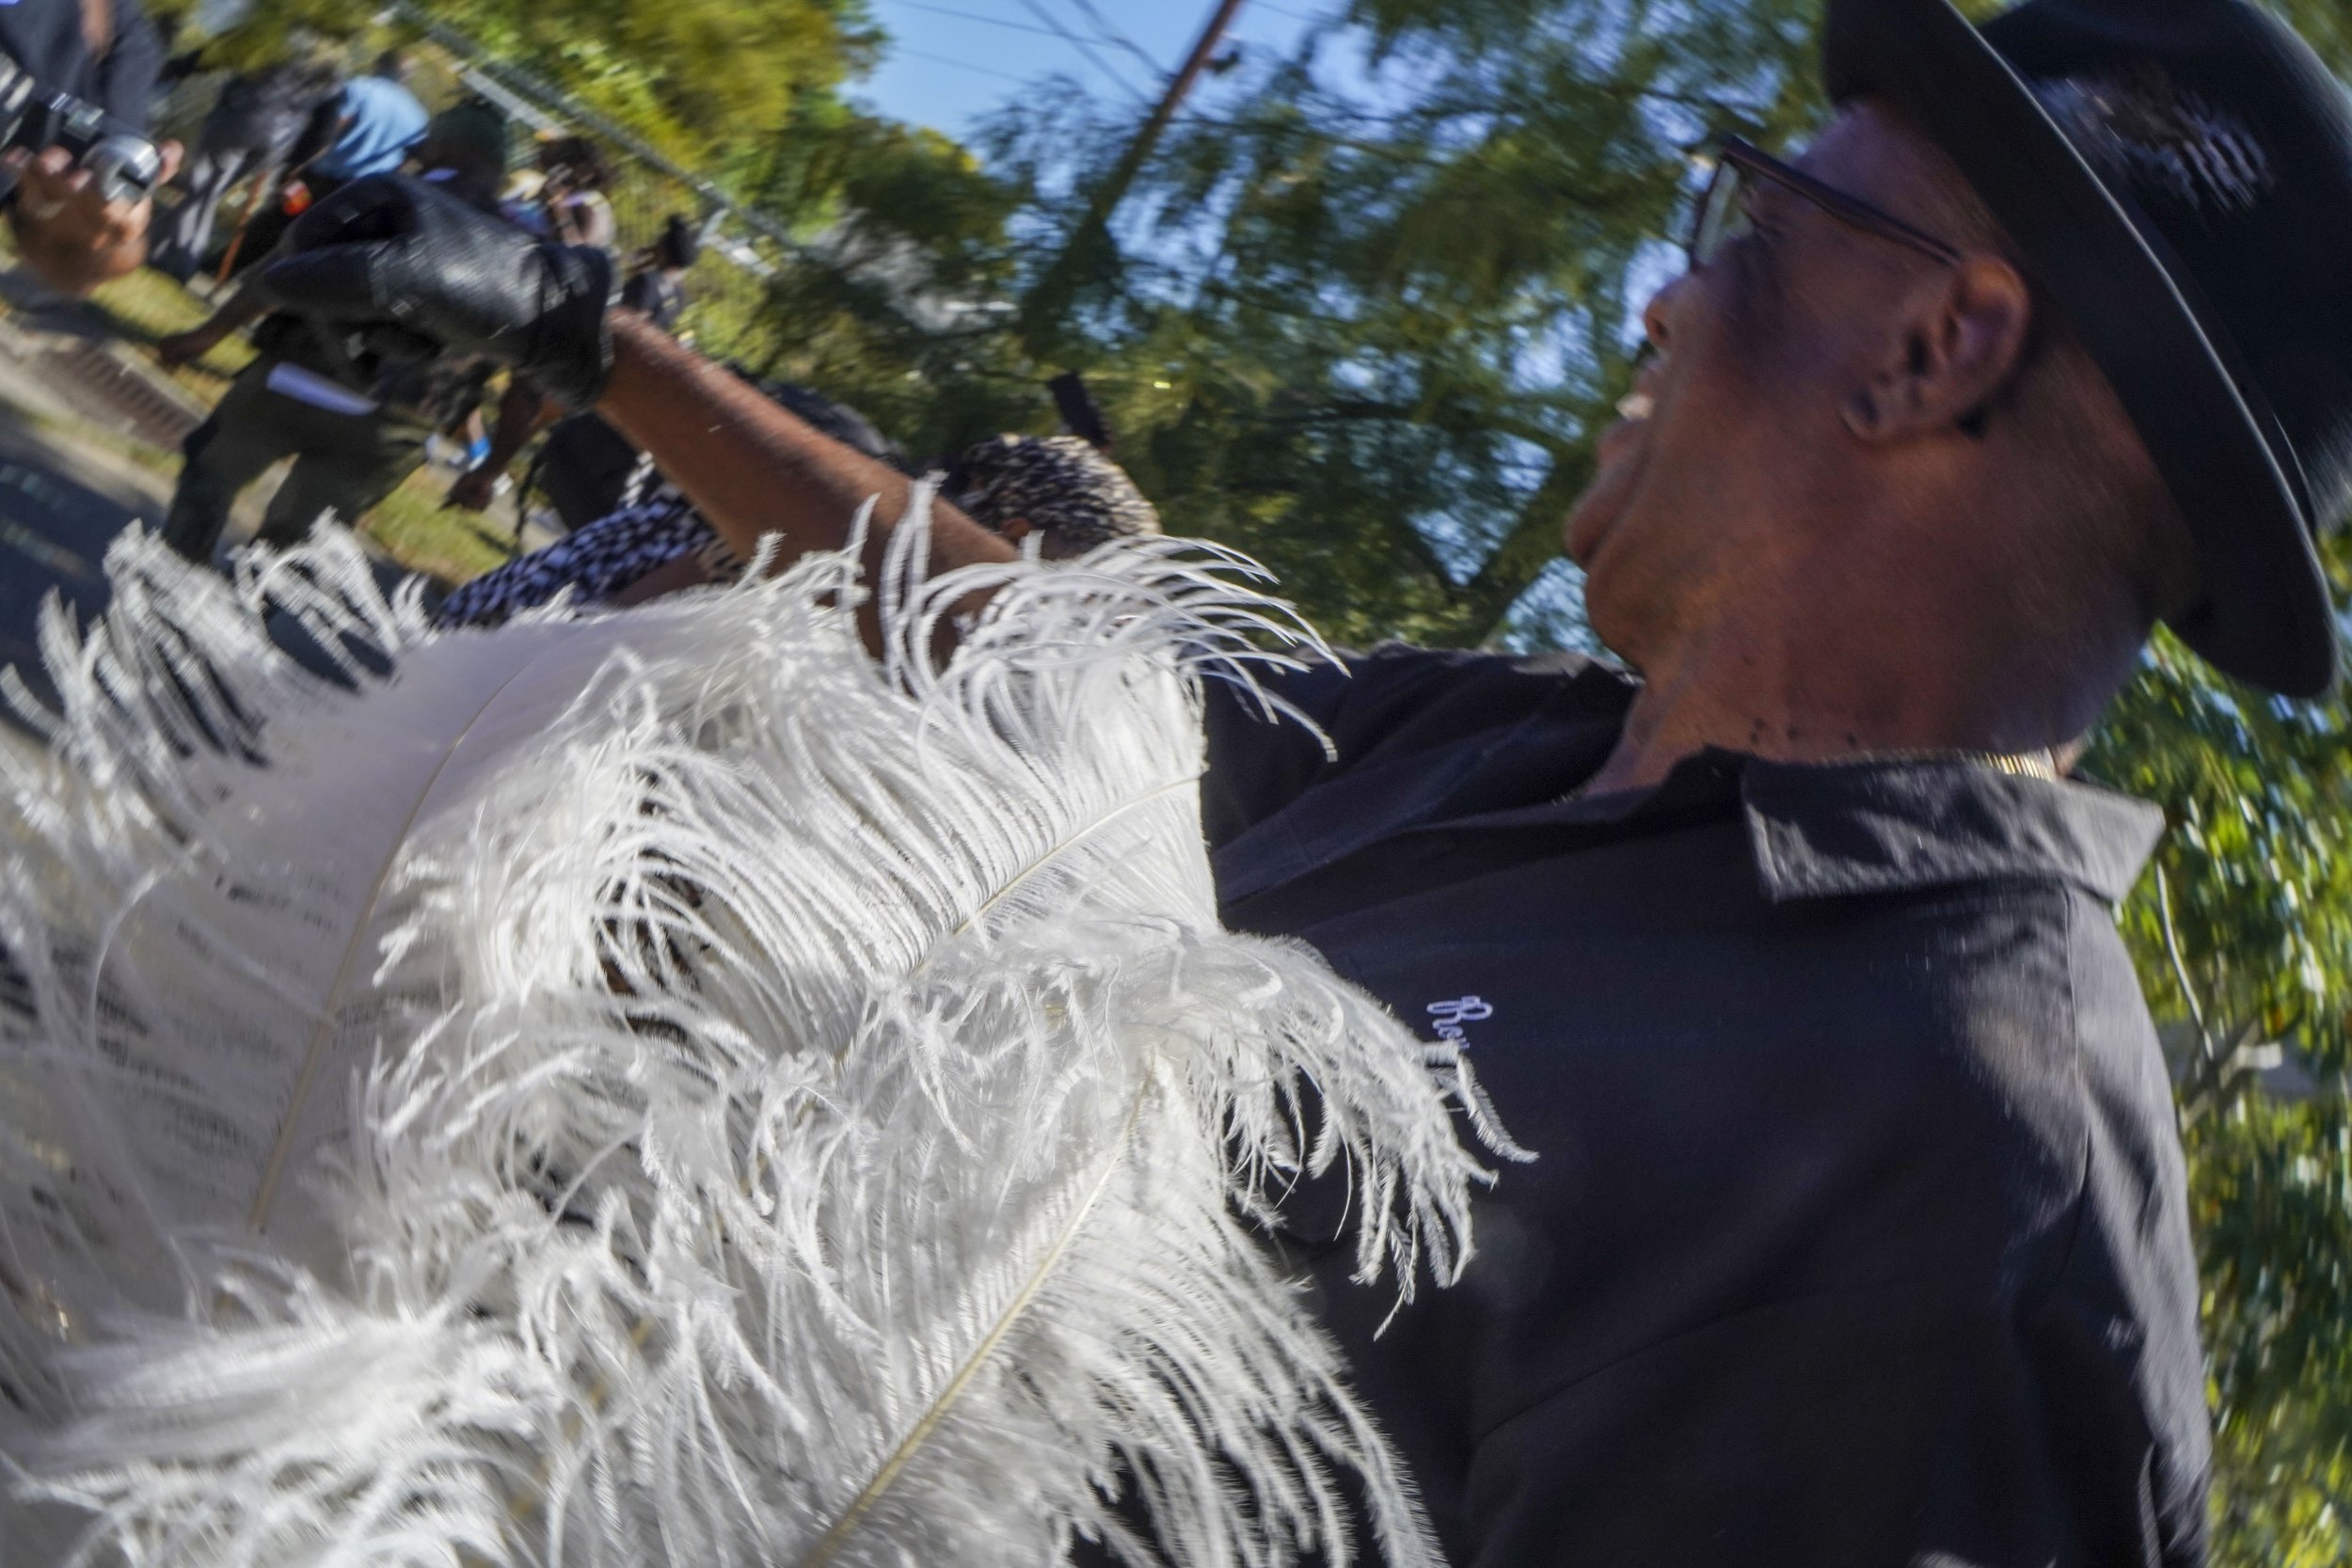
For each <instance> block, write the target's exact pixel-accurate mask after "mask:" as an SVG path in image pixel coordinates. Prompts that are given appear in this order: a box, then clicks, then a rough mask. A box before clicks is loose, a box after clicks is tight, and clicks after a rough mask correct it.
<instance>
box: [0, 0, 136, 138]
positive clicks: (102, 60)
mask: <svg viewBox="0 0 2352 1568" xmlns="http://www.w3.org/2000/svg"><path fill="white" fill-rule="evenodd" d="M113 6H114V10H113V16H114V24H113V26H114V37H113V39H112V40H110V41H109V42H108V44H107V46H106V52H105V54H104V55H94V54H92V53H91V51H90V47H89V42H88V40H87V37H86V36H85V34H84V30H83V24H82V5H81V0H5V3H0V55H7V56H8V58H9V59H10V60H13V61H14V62H16V64H17V65H18V66H19V67H20V68H22V69H23V70H25V71H30V72H31V73H32V76H33V79H34V80H35V81H36V82H39V83H40V85H41V87H43V88H44V89H46V90H47V91H48V92H52V93H56V92H69V93H72V95H73V96H74V97H76V98H79V99H81V100H82V101H83V102H84V103H94V104H96V105H97V106H98V107H99V108H101V109H103V110H104V111H105V112H106V114H107V116H108V118H110V119H113V120H115V121H116V122H117V123H118V124H119V125H120V126H121V127H122V128H123V129H125V130H129V131H136V132H140V133H144V132H145V131H146V130H147V124H148V120H149V119H150V118H151V114H152V112H153V107H154V100H155V79H156V76H157V74H158V73H159V72H160V71H162V70H163V64H164V49H163V44H162V42H161V40H158V39H157V38H156V36H155V29H154V27H153V25H152V24H150V23H149V22H148V20H147V12H146V11H145V10H144V9H142V8H140V6H139V3H138V0H113Z"/></svg>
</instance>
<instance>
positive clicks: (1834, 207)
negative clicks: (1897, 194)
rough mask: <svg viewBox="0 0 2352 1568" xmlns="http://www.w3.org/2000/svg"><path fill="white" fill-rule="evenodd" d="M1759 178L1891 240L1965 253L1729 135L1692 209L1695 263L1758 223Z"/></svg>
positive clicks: (1928, 252)
mask: <svg viewBox="0 0 2352 1568" xmlns="http://www.w3.org/2000/svg"><path fill="white" fill-rule="evenodd" d="M1759 180H1762V181H1766V182H1770V183H1772V184H1775V185H1778V186H1779V187H1781V189H1783V190H1785V191H1787V192H1788V193H1789V194H1790V195H1792V196H1795V197H1797V198H1801V199H1803V200H1805V201H1809V202H1811V203H1812V204H1813V205H1814V206H1816V207H1819V208H1820V210H1821V211H1823V212H1824V213H1827V214H1829V215H1830V216H1832V217H1834V218H1836V220H1837V221H1838V222H1840V223H1842V224H1845V225H1846V226H1847V227H1849V228H1851V229H1858V230H1862V232H1864V233H1866V234H1875V235H1877V236H1878V237H1879V238H1880V239H1882V240H1891V241H1893V242H1894V243H1895V244H1897V245H1904V246H1907V247H1908V248H1910V249H1913V250H1915V251H1917V252H1919V254H1921V255H1922V256H1931V257H1933V258H1935V260H1937V261H1941V262H1943V263H1944V264H1945V265H1946V266H1951V265H1953V264H1955V263H1957V262H1958V261H1960V259H1961V253H1960V252H1959V251H1958V250H1956V249H1954V248H1953V247H1952V246H1950V245H1946V244H1945V243H1944V242H1943V241H1942V240H1939V239H1937V238H1936V237H1935V236H1934V235H1932V234H1929V233H1925V232H1923V231H1922V230H1917V229H1914V228H1913V227H1912V226H1911V225H1909V224H1907V223H1905V222H1903V221H1902V219H1900V218H1898V217H1892V216H1890V215H1888V214H1885V213H1882V212H1880V211H1879V210H1878V209H1877V208H1876V207H1873V206H1871V205H1870V204H1869V203H1868V202H1867V201H1864V200H1862V199H1861V198H1858V197H1851V196H1848V195H1847V194H1846V193H1845V192H1844V191H1841V190H1838V189H1837V188H1836V187H1835V186H1833V185H1824V184H1823V183H1821V182H1820V181H1819V180H1816V179H1814V178H1813V177H1812V176H1811V175H1809V174H1806V173H1804V171H1803V170H1801V169H1796V168H1791V167H1790V166H1788V165H1787V164H1784V163H1782V162H1781V161H1780V160H1779V159H1777V158H1775V157H1773V156H1772V155H1771V154H1770V153H1768V152H1764V151H1762V150H1758V149H1756V148H1755V147H1752V146H1750V145H1749V144H1748V143H1746V142H1744V141H1741V140H1740V138H1739V137H1738V136H1725V137H1724V138H1723V139H1722V140H1721V141H1719V142H1718V143H1717V144H1716V148H1715V173H1714V177H1713V178H1712V179H1710V180H1709V181H1708V183H1707V190H1706V192H1705V193H1704V194H1703V195H1702V196H1700V198H1699V204H1698V207H1697V208H1696V209H1695V210H1694V211H1693V212H1692V214H1691V232H1690V234H1689V236H1688V237H1687V238H1686V239H1685V240H1684V241H1683V248H1684V249H1685V250H1686V251H1688V252H1689V254H1690V258H1691V264H1692V266H1693V267H1699V266H1705V265H1706V264H1707V263H1708V261H1713V260H1714V259H1715V257H1716V256H1717V255H1719V254H1720V253H1721V252H1722V250H1723V248H1724V245H1728V244H1730V243H1731V242H1732V241H1733V240H1736V239H1738V238H1739V237H1740V235H1742V234H1745V233H1748V232H1750V231H1751V230H1752V229H1753V228H1754V227H1755V225H1754V222H1753V220H1752V218H1751V216H1750V214H1749V212H1748V198H1749V197H1750V195H1751V194H1752V193H1753V192H1754V190H1755V185H1756V182H1757V181H1759Z"/></svg>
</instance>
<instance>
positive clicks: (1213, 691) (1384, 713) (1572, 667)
mask: <svg viewBox="0 0 2352 1568" xmlns="http://www.w3.org/2000/svg"><path fill="white" fill-rule="evenodd" d="M1593 667H1594V666H1593V664H1592V661H1591V660H1589V659H1586V658H1584V657H1581V656H1579V655H1574V654H1550V655H1537V656H1534V657H1515V656H1511V655H1505V654H1488V653H1478V652H1472V651H1469V650H1464V649H1454V648H1414V647H1407V646H1405V645H1403V644H1401V643H1396V644H1389V645H1386V646H1383V647H1379V648H1375V649H1374V650H1373V651H1372V652H1371V653H1368V654H1353V653H1351V654H1343V655H1341V656H1340V658H1339V660H1338V662H1337V663H1327V662H1325V663H1317V664H1313V665H1311V666H1310V667H1308V668H1307V669H1304V670H1296V671H1276V672H1273V673H1263V672H1262V673H1259V675H1258V685H1259V687H1260V688H1261V689H1263V693H1264V700H1262V699H1261V698H1259V697H1258V696H1255V695H1253V694H1252V693H1251V692H1250V691H1249V690H1248V688H1247V687H1245V686H1243V685H1242V684H1240V683H1239V682H1237V681H1232V680H1223V679H1214V678H1213V679H1212V680H1210V681H1209V683H1208V688H1207V692H1206V701H1207V710H1208V711H1207V730H1208V742H1209V749H1208V759H1209V760H1208V772H1207V774H1206V776H1205V777H1204V778H1203V779H1202V780H1201V785H1200V803H1201V816H1202V826H1203V827H1204V829H1205V830H1206V832H1207V833H1208V840H1209V847H1211V848H1212V849H1216V848H1218V847H1222V846H1223V845H1225V844H1227V843H1229V842H1231V841H1232V839H1234V838H1237V837H1239V836H1240V835H1241V833H1242V832H1245V831H1246V830H1248V828H1250V827H1252V826H1254V825H1256V824H1257V823H1259V822H1262V821H1263V820H1264V819H1265V818H1267V817H1269V816H1273V815H1274V814H1275V813H1276V812H1278V811H1280V810H1281V809H1282V808H1283V807H1284V806H1287V805H1288V804H1290V803H1291V801H1293V800H1295V799H1297V798H1298V796H1299V795H1301V794H1302V793H1304V792H1305V791H1306V790H1307V789H1308V788H1309V787H1310V786H1311V785H1313V784H1322V783H1325V782H1327V781H1328V780H1330V779H1333V778H1336V777H1338V776H1339V775H1341V774H1343V773H1345V772H1347V771H1349V770H1350V769H1352V768H1358V767H1360V766H1361V765H1363V764H1364V763H1365V762H1367V761H1370V760H1372V759H1374V758H1375V757H1380V758H1386V757H1390V756H1394V755H1397V754H1399V753H1401V752H1410V751H1418V750H1422V749H1425V748H1432V747H1437V746H1440V745H1444V744H1447V743H1448V742H1451V741H1454V740H1458V739H1460V738H1462V737H1463V736H1466V735H1469V734H1470V733H1472V732H1473V731H1476V730H1481V729H1487V728H1491V727H1493V726H1494V725H1496V724H1500V723H1511V722H1515V721H1518V720H1520V719H1523V718H1525V717H1527V716H1528V715H1529V714H1530V713H1532V712H1534V709H1535V707H1536V705H1538V704H1541V703H1543V702H1545V701H1546V700H1547V699H1549V698H1550V697H1552V696H1553V695H1554V694H1556V693H1557V692H1558V691H1559V689H1560V687H1561V682H1562V680H1563V678H1564V677H1565V676H1567V675H1571V674H1575V673H1579V672H1581V671H1585V670H1590V669H1592V668H1593ZM1318 731H1320V732H1321V733H1320V734H1318V733H1317V732H1318Z"/></svg>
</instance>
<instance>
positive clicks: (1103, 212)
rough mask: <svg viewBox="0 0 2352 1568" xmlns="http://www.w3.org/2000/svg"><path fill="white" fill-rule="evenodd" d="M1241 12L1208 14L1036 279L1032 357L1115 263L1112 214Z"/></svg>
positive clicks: (1233, 5)
mask: <svg viewBox="0 0 2352 1568" xmlns="http://www.w3.org/2000/svg"><path fill="white" fill-rule="evenodd" d="M1241 8H1242V0H1217V4H1216V9H1215V10H1214V11H1212V12H1210V13H1209V21H1208V25H1206V26H1204V27H1202V28H1201V29H1200V38H1199V39H1198V40H1195V41H1194V43H1193V46H1192V53H1191V54H1189V55H1185V56H1184V64H1183V65H1182V66H1180V67H1178V68H1177V71H1176V74H1175V75H1174V76H1172V77H1170V78H1169V79H1168V90H1167V91H1166V92H1164V93H1162V94H1161V95H1160V101H1159V103H1156V104H1154V105H1152V113H1151V115H1150V117H1149V118H1148V119H1145V120H1144V122H1143V128H1142V129H1141V130H1139V131H1137V132H1136V135H1135V139H1134V140H1132V141H1130V142H1129V143H1128V144H1127V150H1126V151H1124V152H1122V153H1120V157H1119V162H1118V164H1117V165H1116V166H1114V167H1113V168H1112V169H1111V171H1110V174H1109V175H1108V176H1107V177H1106V178H1104V181H1103V182H1102V183H1101V184H1100V185H1098V186H1096V187H1095V191H1094V198H1093V199H1092V200H1091V201H1089V202H1088V203H1087V210H1086V215H1085V216H1083V217H1081V218H1080V219H1079V220H1078V227H1077V228H1076V229H1074V230H1072V231H1071V235H1070V242H1069V243H1068V244H1067V245H1063V246H1062V249H1061V254H1060V255H1058V256H1057V257H1055V258H1054V260H1053V261H1052V262H1051V263H1050V264H1049V265H1047V267H1046V269H1045V270H1044V272H1042V273H1041V274H1040V275H1039V276H1038V280H1037V284H1036V286H1035V287H1033V288H1032V289H1030V291H1029V297H1028V298H1027V299H1025V300H1024V301H1023V302H1022V306H1021V341H1022V345H1023V346H1024V347H1025V348H1026V349H1027V350H1028V351H1029V352H1030V353H1031V354H1034V355H1039V356H1043V355H1045V354H1046V353H1048V352H1049V351H1050V350H1051V348H1052V344H1053V340H1054V338H1055V336H1056V335H1057V332H1058V331H1059V329H1060V326H1061V321H1062V317H1063V315H1064V314H1065V313H1066V312H1067V311H1068V310H1069V309H1070V302H1071V300H1072V299H1073V297H1075V295H1076V294H1077V292H1078V288H1079V285H1080V284H1082V283H1084V282H1085V281H1087V280H1088V279H1089V277H1091V276H1093V275H1094V274H1095V273H1096V272H1097V271H1098V270H1100V269H1101V268H1102V267H1103V266H1104V264H1105V263H1107V262H1108V261H1111V260H1112V259H1113V254H1114V253H1113V250H1112V246H1111V238H1110V219H1111V214H1113V213H1115V212H1117V211H1118V210H1119V204H1120V202H1121V201H1123V200H1125V199H1126V197H1127V187H1128V186H1130V185H1132V184H1134V183H1135V182H1136V174H1137V173H1139V172H1140V171H1141V170H1142V168H1143V164H1144V160H1145V159H1147V158H1149V157H1151V155H1152V149H1153V148H1155V147H1157V146H1158V145H1159V141H1160V137H1161V135H1163V134H1165V133H1166V132H1167V130H1168V121H1169V120H1171V119H1175V118H1176V110H1177V108H1178V107H1179V106H1180V105H1182V104H1183V103H1184V97H1185V95H1186V94H1188V93H1189V92H1191V91H1192V87H1193V84H1194V83H1195V82H1197V81H1199V80H1200V72H1201V71H1203V70H1205V69H1207V67H1208V63H1209V59H1210V56H1211V55H1215V54H1216V46H1217V45H1218V44H1219V43H1222V42H1223V41H1224V40H1225V30H1226V29H1227V28H1228V27H1230V26H1232V24H1233V18H1234V17H1235V16H1236V15H1237V14H1239V12H1240V10H1241Z"/></svg>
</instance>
